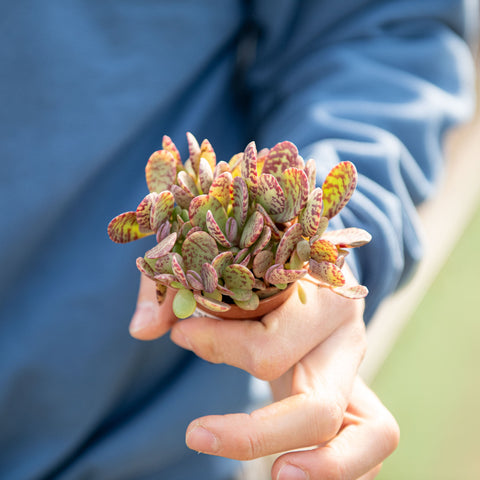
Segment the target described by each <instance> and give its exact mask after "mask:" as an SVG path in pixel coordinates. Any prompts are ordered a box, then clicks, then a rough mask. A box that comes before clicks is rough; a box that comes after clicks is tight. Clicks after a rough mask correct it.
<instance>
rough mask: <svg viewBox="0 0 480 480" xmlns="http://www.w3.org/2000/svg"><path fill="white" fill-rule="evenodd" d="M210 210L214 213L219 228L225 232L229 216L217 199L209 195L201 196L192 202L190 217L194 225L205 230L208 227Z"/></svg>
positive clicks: (189, 210)
mask: <svg viewBox="0 0 480 480" xmlns="http://www.w3.org/2000/svg"><path fill="white" fill-rule="evenodd" d="M209 210H210V211H211V212H212V215H213V217H214V218H215V221H216V222H217V224H218V226H219V227H220V228H221V229H222V230H223V229H224V228H225V223H226V222H227V214H226V213H225V210H224V208H223V207H222V205H221V203H220V202H219V201H218V200H217V199H216V198H215V197H210V196H209V195H199V196H198V197H195V198H194V199H193V200H192V201H191V202H190V207H189V209H188V216H189V217H190V221H191V222H192V225H193V226H195V227H200V228H201V229H202V230H205V229H206V227H207V212H208V211H209Z"/></svg>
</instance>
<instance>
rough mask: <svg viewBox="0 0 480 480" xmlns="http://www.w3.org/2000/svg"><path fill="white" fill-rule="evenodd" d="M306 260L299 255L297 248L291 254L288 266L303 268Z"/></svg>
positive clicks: (293, 268) (294, 268)
mask: <svg viewBox="0 0 480 480" xmlns="http://www.w3.org/2000/svg"><path fill="white" fill-rule="evenodd" d="M304 263H305V262H304V261H303V260H301V259H300V257H299V256H298V253H297V250H296V249H295V250H294V251H293V253H292V255H291V256H290V261H289V262H288V268H289V269H291V270H301V269H302V268H303V265H304Z"/></svg>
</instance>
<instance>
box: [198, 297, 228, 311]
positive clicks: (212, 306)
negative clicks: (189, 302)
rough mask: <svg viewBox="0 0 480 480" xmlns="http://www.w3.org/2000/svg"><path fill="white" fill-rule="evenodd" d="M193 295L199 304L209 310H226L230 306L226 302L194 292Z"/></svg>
mask: <svg viewBox="0 0 480 480" xmlns="http://www.w3.org/2000/svg"><path fill="white" fill-rule="evenodd" d="M194 297H195V300H196V301H197V303H198V304H199V305H201V306H202V307H203V308H206V309H207V310H211V311H212V312H227V311H228V310H230V308H231V307H230V305H228V304H227V303H224V302H220V301H218V300H215V299H213V298H206V297H203V296H202V295H200V294H198V293H196V294H194Z"/></svg>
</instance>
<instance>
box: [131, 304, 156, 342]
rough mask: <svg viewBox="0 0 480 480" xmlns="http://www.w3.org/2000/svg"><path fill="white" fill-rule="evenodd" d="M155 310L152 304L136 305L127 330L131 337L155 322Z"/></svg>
mask: <svg viewBox="0 0 480 480" xmlns="http://www.w3.org/2000/svg"><path fill="white" fill-rule="evenodd" d="M155 309H156V306H155V304H154V303H153V302H148V301H145V302H140V303H139V304H138V305H137V308H136V310H135V313H134V314H133V317H132V321H131V322H130V327H129V330H130V334H131V335H134V334H135V333H138V332H140V331H141V330H143V329H144V328H145V327H147V326H148V325H151V324H152V322H153V321H154V320H155V315H154V313H155Z"/></svg>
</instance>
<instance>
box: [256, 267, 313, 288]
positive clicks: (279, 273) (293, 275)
mask: <svg viewBox="0 0 480 480" xmlns="http://www.w3.org/2000/svg"><path fill="white" fill-rule="evenodd" d="M307 273H308V272H307V270H303V269H301V270H287V269H285V268H283V267H282V266H276V268H272V267H270V268H269V269H268V271H267V273H266V274H265V280H266V281H267V282H268V283H271V284H272V285H278V284H282V283H293V282H296V281H297V280H300V278H302V277H304V276H305V275H306V274H307Z"/></svg>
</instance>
